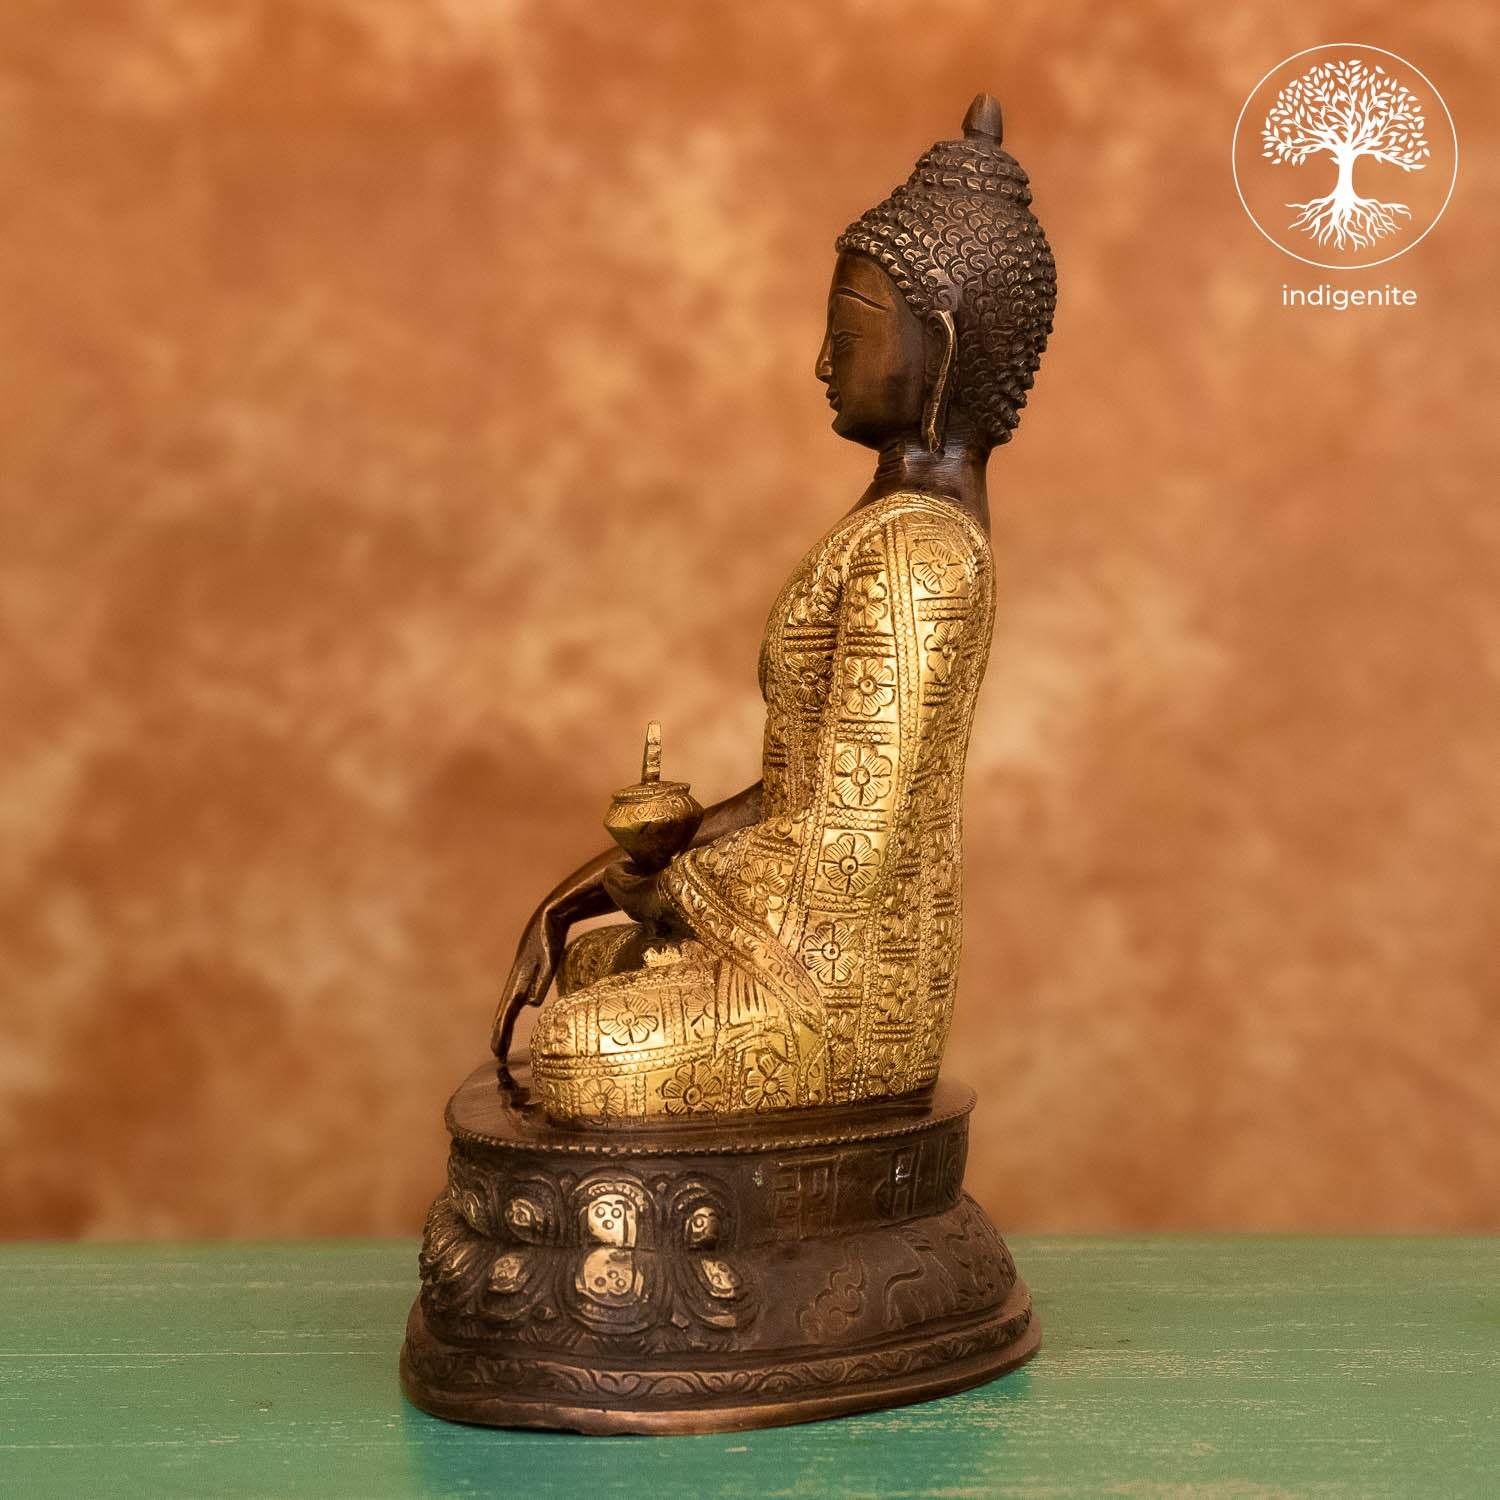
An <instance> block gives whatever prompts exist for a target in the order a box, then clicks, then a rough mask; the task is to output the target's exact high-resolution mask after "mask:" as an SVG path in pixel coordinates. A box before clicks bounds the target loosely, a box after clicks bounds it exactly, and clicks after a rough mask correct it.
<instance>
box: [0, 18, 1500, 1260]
mask: <svg viewBox="0 0 1500 1500" xmlns="http://www.w3.org/2000/svg"><path fill="white" fill-rule="evenodd" d="M1351 36H1352V37H1353V38H1354V39H1355V40H1363V41H1368V42H1371V43H1375V44H1378V45H1380V46H1382V47H1385V48H1389V49H1391V50H1394V51H1396V52H1398V53H1400V54H1402V55H1404V56H1406V57H1409V58H1410V59H1411V60H1413V61H1414V62H1416V63H1417V64H1418V66H1420V67H1421V68H1422V69H1423V70H1424V71H1425V72H1427V73H1428V75H1429V76H1430V77H1431V78H1432V79H1433V80H1434V81H1435V82H1437V83H1438V84H1439V86H1440V87H1441V88H1442V89H1443V91H1444V93H1445V95H1446V97H1447V101H1448V104H1449V106H1450V108H1451V109H1452V112H1453V115H1454V118H1455V121H1456V123H1457V128H1458V137H1459V143H1460V168H1459V179H1458V189H1457V192H1456V194H1455V196H1454V199H1453V202H1452V204H1451V206H1450V208H1449V211H1448V214H1447V217H1446V218H1445V219H1444V221H1443V222H1442V223H1441V224H1440V225H1439V226H1438V228H1437V229H1436V230H1435V231H1434V232H1433V233H1432V234H1431V235H1429V236H1428V238H1427V239H1426V240H1425V241H1424V242H1423V243H1422V244H1421V245H1420V246H1419V247H1418V248H1417V249H1416V250H1414V251H1413V252H1412V253H1411V254H1410V255H1408V256H1405V257H1404V258H1402V259H1401V260H1399V261H1395V262H1392V263H1391V264H1390V265H1388V266H1385V267H1382V268H1380V269H1379V270H1377V271H1374V272H1369V273H1364V274H1349V273H1338V277H1336V278H1335V279H1339V278H1341V284H1345V285H1380V284H1383V283H1384V282H1385V281H1392V282H1397V283H1400V284H1402V285H1406V286H1410V287H1412V288H1414V289H1416V290H1417V291H1418V293H1419V298H1420V300H1419V304H1418V305H1417V306H1416V307H1415V308H1409V309H1401V310H1394V311H1389V310H1388V311H1375V310H1365V311H1362V312H1352V311H1351V312H1346V313H1343V314H1336V313H1332V312H1327V311H1324V312H1316V311H1309V310H1301V309H1299V310H1296V311H1287V310H1284V309H1282V308H1281V306H1280V289H1281V286H1282V283H1283V282H1290V283H1291V284H1293V285H1300V286H1310V285H1314V284H1316V282H1317V280H1318V279H1319V277H1320V274H1321V273H1318V272H1315V271H1313V270H1311V269H1310V268H1306V267H1302V266H1299V265H1298V264H1297V263H1296V262H1295V261H1292V260H1290V259H1288V258H1287V257H1285V256H1283V255H1281V254H1280V253H1279V252H1278V251H1276V250H1275V249H1274V248H1273V247H1272V246H1270V245H1269V244H1267V243H1266V241H1265V240H1263V239H1262V238H1261V237H1260V235H1259V234H1258V233H1257V232H1256V231H1255V230H1254V228H1253V227H1252V226H1251V224H1250V223H1249V221H1248V220H1247V219H1246V218H1245V217H1244V215H1243V213H1242V211H1241V209H1240V206H1239V203H1238V201H1237V200H1236V197H1235V193H1234V189H1233V184H1232V182H1231V179H1230V173H1229V137H1230V132H1231V129H1232V126H1233V123H1234V119H1235V115H1236V113H1237V111H1238V109H1239V106H1240V103H1241V101H1242V100H1243V98H1244V97H1245V95H1246V94H1247V93H1248V92H1249V90H1250V88H1251V87H1252V86H1253V85H1254V84H1255V82H1256V80H1257V79H1258V78H1259V77H1260V75H1261V74H1262V73H1263V72H1265V70H1266V69H1268V68H1269V67H1271V66H1272V65H1273V64H1274V63H1276V62H1277V61H1278V60H1279V59H1281V58H1282V57H1284V56H1286V55H1287V54H1289V53H1291V52H1294V51H1296V50H1298V49H1299V48H1302V47H1307V46H1312V45H1314V44H1316V43H1320V42H1326V41H1338V40H1343V39H1345V38H1347V37H1351ZM1497 62H1500V15H1497V13H1496V11H1495V9H1494V7H1493V6H1491V5H1488V4H1484V3H1480V0H1455V3H1449V4H1431V5H1423V6H1413V5H1401V4H1397V3H1394V0H1370V3H1364V4H1355V3H1343V4H1338V3H1309V4H1303V5H1296V6H1293V5H1288V4H1282V3H1274V4H1273V3H1249V4H1238V5H1233V6H1209V5H1202V4H1197V3H1193V0H1153V3H1142V4H1131V5H1118V4H1116V5H1066V6H1063V5H1055V4H1052V3H1048V0H1028V3H1017V4H1001V3H998V0H984V3H962V0H947V3H934V0H920V3H918V0H910V3H897V0H873V3H862V4H853V3H839V4H826V5H806V4H802V3H799V0H759V3H756V4H753V5H752V4H743V5H698V4H689V3H686V0H683V3H677V4H667V3H654V0H653V3H640V0H632V3H630V4H628V5H618V6H613V5H603V4H598V3H595V0H588V3H556V0H548V3H545V4H544V3H542V0H260V3H255V0H230V3H226V4H221V3H209V0H150V3H148V0H113V3H105V0H74V3H70V4H68V5H65V6H64V5H54V4H43V3H39V0H9V3H7V4H6V6H5V7H4V8H3V11H0V122H3V128H0V199H3V201H4V203H5V205H6V209H5V214H4V219H3V223H0V348H3V351H4V352H3V357H0V454H3V458H0V465H3V470H4V475H3V483H0V507H3V510H0V528H3V530H0V651H3V656H0V1005H3V1011H0V1231H4V1232H8V1233H15V1234H51V1235H73V1234H93V1235H198V1234H209V1235H220V1234H244V1235H281V1234H302V1233H334V1232H338V1233H343V1232H365V1231H391V1230H403V1231H409V1230H414V1229H415V1228H416V1227H417V1226H418V1224H419V1223H420V1219H421V1214H422V1211H423V1208H424V1206H425V1202H426V1200H427V1198H428V1197H429V1196H430V1194H431V1193H432V1192H434V1191H435V1190H436V1189H437V1187H438V1186H439V1184H440V1181H441V1170H442V1158H443V1145H444V1140H443V1135H442V1129H441V1121H440V1116H441V1107H442V1103H443V1100H444V1098H445V1096H446V1093H447V1092H448V1090H449V1089H450V1087H451V1086H452V1085H454V1084H455V1083H456V1082H457V1080H458V1078H459V1077H460V1076H461V1075H462V1074H463V1073H464V1072H465V1071H466V1070H467V1069H468V1067H469V1066H471V1064H472V1063H473V1062H474V1061H475V1060H476V1058H477V1056H478V1055H479V1054H480V1053H481V1050H482V1048H483V1045H484V1037H485V1034H486V1030H487V1026H488V1022H489V1012H490V1006H491V1003H492V999H493V996H494V993H495V990H496V988H497V985H498V981H499V979H500V976H501V975H502V974H503V972H504V970H505V968H506V965H507V962H508V958H509V954H510V950H511V947H512V945H513V944H514V941H515V938H516V936H517V933H518V930H519V926H520V924H521V922H522V920H523V918H524V916H525V914H526V912H527V910H528V909H529V907H530V905H531V903H532V901H533V900H534V899H535V898H536V897H537V896H538V895H539V894H540V893H541V890H542V888H543V887H544V886H545V885H546V884H548V883H550V880H551V879H552V878H553V877H554V876H555V875H557V874H559V873H561V872H562V871H563V870H564V869H566V868H568V867H569V866H570V865H571V864H573V863H575V862H576V861H577V860H578V859H580V858H582V857H583V856H586V855H587V854H589V853H591V852H593V851H594V850H595V849H596V848H597V847H598V846H599V845H600V843H601V835H600V830H599V827H598V820H599V817H600V815H601V813H602V811H603V804H604V801H605V799H606V798H607V795H608V793H609V791H610V790H611V789H612V788H613V787H614V786H615V785H617V784H619V783H620V782H622V781H624V780H628V779H630V777H631V775H632V773H633V770H634V766H635V764H636V760H635V757H636V756H637V754H638V747H639V737H640V731H641V727H642V724H643V722H644V721H645V719H646V718H647V717H648V716H653V715H654V716H657V717H659V718H661V719H662V720H663V721H664V724H665V727H666V737H667V754H668V765H669V769H670V770H671V771H672V772H674V773H677V774H681V775H685V776H687V777H689V778H690V779H691V780H692V781H693V783H694V785H695V788H696V789H697V790H698V792H699V793H700V795H702V796H703V797H704V798H705V800H707V799H709V798H711V797H717V796H720V795H723V794H725V793H727V792H729V791H731V790H733V789H735V788H736V787H738V786H740V785H742V784H744V783H745V782H747V781H749V780H751V779H753V778H754V776H755V775H756V773H757V758H758V736H759V705H758V701H757V698H756V693H755V670H754V668H755V655H756V650H757V646H758V643H759V632H760V627H761V624H762V622H763V619H764V613H765V610H766V608H767V606H768V604H769V602H770V599H771V597H772V595H773V593H774V591H775V590H776V588H777V587H778V586H779V584H780V582H781V580H782V578H783V576H784V574H785V572H786V571H787V570H788V568H789V567H790V566H791V564H792V563H793V562H794V561H795V560H796V558H797V557H798V556H799V555H800V554H801V552H802V550H803V548H804V547H805V545H806V544H807V543H808V542H809V541H810V540H811V539H812V538H813V537H814V536H816V535H817V534H818V533H820V532H821V531H822V529H823V528H824V527H825V526H826V525H827V524H828V522H829V521H830V520H831V519H832V518H833V517H834V516H835V515H837V514H838V513H839V512H840V511H841V510H843V509H844V508H845V507H847V505H848V504H849V503H850V502H851V501H852V500H853V498H854V497H855V495H856V494H857V493H858V491H859V490H860V489H861V488H862V486H863V483H864V480H865V477H866V469H867V467H868V457H867V455H865V454H863V453H862V452H861V451H859V450H856V449H853V448H850V447H848V446H847V445H845V444H841V443H839V442H838V441H837V440H836V439H834V438H833V437H832V436H831V435H830V434H829V433H828V432H827V430H826V429H827V421H828V413H827V410H826V408H825V406H824V403H823V397H822V392H821V389H820V388H819V387H818V386H817V385H816V384H815V382H814V381H813V379H812V373H811V367H812V363H813V357H814V354H815V351H816V348H817V344H818V341H819V337H820V332H821V328H820V324H821V317H822V305H823V299H824V294H825V285H826V275H827V272H828V269H829V267H830V265H831V243H832V240H833V237H834V235H835V234H836V233H837V231H838V230H839V229H840V228H841V227H842V226H843V224H844V223H845V222H846V221H847V220H848V219H849V218H851V217H852V216H853V215H854V214H856V213H857V212H859V211H860V210H861V209H863V208H864V207H866V206H867V205H868V204H870V203H872V202H874V201H875V200H876V199H877V198H878V197H880V196H882V195H883V194H884V193H885V191H886V190H887V189H888V188H890V187H891V186H892V185H894V183H895V182H896V181H897V180H899V179H900V178H901V177H903V176H904V175H905V173H906V171H907V170H908V169H909V167H910V165H911V163H912V161H913V160H914V159H915V157H916V155H917V154H918V152H919V151H920V150H921V149H923V148H924V147H925V146H926V145H927V144H929V142H930V141H931V140H932V139H933V138H935V137H936V136H938V135H943V134H950V133H953V132H954V131H955V129H956V127H957V124H958V119H959V116H960V115H961V113H962V111H963V109H964V106H965V105H966V103H967V102H968V99H969V98H970V96H971V95H972V94H973V93H974V91H975V90H976V89H978V88H989V89H992V90H993V91H995V92H996V93H997V94H999V95H1000V96H1001V98H1002V99H1003V101H1004V104H1005V106H1006V112H1007V120H1008V130H1007V140H1008V143H1009V144H1010V145H1011V147H1012V149H1013V150H1014V151H1015V152H1016V154H1017V155H1018V156H1019V157H1020V158H1021V160H1022V162H1023V163H1024V164H1025V165H1026V166H1027V168H1028V170H1029V171H1030V172H1031V174H1032V177H1033V180H1034V183H1035V185H1036V195H1037V208H1038V212H1039V214H1040V216H1041V218H1042V220H1043V222H1044V224H1045V225H1046V226H1047V229H1048V231H1049V233H1050V234H1051V237H1052V240H1053V243H1054V245H1055V247H1056V250H1057V258H1058V265H1059V275H1060V282H1061V298H1060V309H1059V315H1058V322H1057V333H1056V338H1055V341H1054V344H1053V347H1052V349H1051V351H1050V353H1049V355H1048V357H1047V360H1046V362H1045V364H1044V366H1043V370H1042V373H1041V377H1040V380H1039V383H1038V387H1037V391H1036V395H1035V399H1034V404H1033V407H1032V408H1031V410H1029V411H1028V413H1027V415H1026V417H1025V420H1024V422H1023V424H1022V427H1021V431H1020V434H1019V437H1018V439H1017V441H1016V442H1015V443H1014V444H1013V445H1011V446H1010V447H1009V448H1007V449H1003V450H1001V451H1000V452H999V453H998V454H997V455H996V457H995V460H994V462H993V464H992V467H991V478H992V486H993V495H994V498H995V502H996V504H995V508H996V542H997V552H998V556H999V558H1000V560H1001V587H1002V600H1001V609H1000V618H999V624H998V630H997V636H996V643H995V651H994V655H993V658H992V666H991V671H990V677H989V680H988V683H987V686H986V690H985V695H984V698H983V701H982V708H981V715H980V721H979V724H978V728H977V731H976V744H975V753H974V756H973V764H972V771H971V774H970V779H969V790H968V797H969V844H970V849H971V851H972V859H971V864H970V867H969V876H968V899H969V910H970V912H971V922H970V940H969V946H968V950H967V954H966V958H965V968H964V983H965V989H964V993H963V994H962V996H961V1000H960V1015H959V1019H958V1023H957V1026H956V1030H955V1036H954V1040H953V1044H952V1049H951V1053H950V1059H951V1066H952V1068H953V1070H954V1071H956V1072H958V1073H960V1074H962V1075H965V1076H967V1077H968V1078H970V1079H971V1080H973V1081H974V1082H976V1083H977V1084H979V1085H980V1087H981V1089H982V1104H981V1111H980V1115H979V1119H978V1123H977V1126H976V1139H975V1145H974V1150H973V1154H972V1165H971V1173H972V1185H973V1187H974V1189H975V1191H976V1192H977V1193H978V1195H979V1196H980V1197H981V1198H982V1199H983V1200H984V1202H985V1203H986V1205H987V1207H989V1208H990V1210H991V1211H992V1212H993V1213H994V1215H995V1216H996V1217H997V1219H998V1220H999V1221H1000V1222H1001V1223H1002V1224H1004V1225H1006V1226H1009V1227H1042V1226H1047V1227H1076V1226H1084V1227H1114V1226H1135V1227H1147V1226H1172V1227H1179V1226H1213V1227H1252V1226H1303V1227H1318V1228H1325V1227H1349V1226H1358V1227H1369V1228H1383V1227H1393V1226H1411V1227H1421V1228H1433V1229H1449V1228H1459V1227H1487V1228H1491V1229H1496V1228H1500V1096H1497V1083H1496V1079H1497V1077H1500V1066H1497V1065H1500V1041H1497V1034H1500V942H1497V933H1500V774H1497V768H1500V507H1497V503H1496V498H1495V494H1494V487H1495V485H1494V481H1495V475H1496V473H1497V472H1500V470H1497V463H1496V459H1497V451H1496V450H1497V433H1500V423H1497V421H1496V419H1495V414H1494V413H1495V407H1496V400H1497V396H1500V379H1497V334H1500V316H1497V300H1496V290H1495V271H1496V255H1495V249H1494V247H1495V245H1496V244H1497V242H1500V207H1497V205H1500V140H1497V131H1500V106H1497V102H1496V94H1495V89H1494V75H1495V69H1496V64H1497Z"/></svg>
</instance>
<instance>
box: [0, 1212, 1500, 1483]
mask: <svg viewBox="0 0 1500 1500" xmlns="http://www.w3.org/2000/svg"><path fill="white" fill-rule="evenodd" d="M1011 1244H1012V1247H1013V1249H1014V1250H1015V1253H1016V1258H1017V1260H1018V1261H1019V1263H1020V1265H1021V1267H1022V1269H1023V1271H1024V1273H1025V1275H1026V1277H1027V1279H1028V1280H1029V1281H1030V1282H1031V1285H1032V1288H1033V1290H1034V1292H1035V1293H1036V1298H1037V1304H1038V1307H1039V1309H1040V1312H1041V1316H1042V1322H1043V1329H1044V1338H1045V1342H1044V1346H1043V1349H1042V1353H1041V1354H1040V1355H1039V1356H1038V1358H1037V1359H1036V1361H1035V1362H1034V1363H1033V1364H1032V1365H1031V1366H1029V1367H1028V1368H1027V1369H1025V1370H1023V1371H1021V1372H1019V1373H1017V1374H1015V1375H1010V1376H1007V1377H1006V1378H1005V1379H1004V1380H1001V1381H999V1382H998V1383H996V1384H993V1385H990V1386H988V1387H986V1388H984V1389H982V1390H979V1391H974V1392H971V1393H969V1394H967V1395H963V1396H955V1397H951V1398H949V1399H948V1400H945V1401H937V1402H931V1403H929V1404H927V1405H925V1406H918V1407H908V1408H906V1409H904V1410H902V1411H896V1412H883V1413H878V1414H874V1415H871V1416H864V1417H850V1418H846V1419H844V1420H842V1421H838V1422H824V1423H817V1424H813V1425H810V1426H806V1427H795V1428H782V1429H779V1430H776V1431H771V1432H752V1433H740V1434H735V1435H732V1436H724V1437H684V1438H579V1437H573V1436H562V1435H555V1434H526V1433H505V1432H490V1431H485V1430H481V1429H473V1428H463V1427H455V1426H450V1425H448V1424H446V1423H443V1422H438V1421H435V1420H434V1419H432V1418H430V1417H426V1416H423V1415H422V1414H421V1413H419V1412H416V1411H414V1410H413V1409H412V1408H410V1407H408V1406H407V1405H406V1404H405V1403H404V1402H403V1401H402V1399H401V1396H400V1394H399V1392H398V1391H397V1388H396V1351H397V1348H398V1347H399V1343H400V1336H401V1328H402V1324H403V1322H404V1320H405V1316H406V1310H407V1305H408V1304H409V1302H410V1300H411V1297H412V1294H413V1292H414V1291H415V1288H416V1265H415V1262H416V1246H415V1243H414V1242H411V1243H408V1242H405V1241H403V1242H399V1243H392V1242H389V1241H386V1242H378V1243H371V1242H358V1243H331V1244H330V1243H302V1244H292V1245H194V1246H190V1247H162V1246H38V1245H12V1246H6V1247H0V1494H3V1495H7V1496H9V1495H25V1496H50V1495H66V1496H75V1495H79V1496H81V1495H107V1496H111V1497H116V1496H129V1495H151V1496H167V1495H214V1496H230V1495H255V1496H269V1495H322V1496H360V1497H369V1500H377V1497H385V1496H402V1495H455V1496H461V1495H483V1494H505V1495H512V1496H517V1497H533V1496H535V1497H547V1496H565V1497H568V1500H609V1497H614V1496H635V1495H649V1496H651V1497H653V1500H669V1497H674V1496H692V1497H694V1500H697V1497H699V1496H713V1495H718V1496H726V1497H740V1496H743V1497H747V1500H749V1497H754V1500H760V1497H776V1496H788V1497H808V1500H823V1497H841V1496H876V1495H879V1496H912V1497H916V1496H931V1497H939V1496H941V1497H944V1500H967V1497H988V1496H998V1495H1028V1496H1043V1495H1045V1496H1065V1495H1099V1494H1103V1493H1110V1492H1116V1493H1119V1492H1123V1493H1133V1494H1150V1495H1162V1494H1193V1495H1210V1496H1271V1495H1275V1496H1281V1495H1318V1496H1343V1495H1349V1496H1380V1495H1390V1496H1403V1497H1404V1496H1410V1495H1414V1494H1431V1495H1442V1496H1464V1495H1476V1496H1477V1495H1495V1494H1500V1437H1497V1424H1500V1417H1497V1412H1500V1240H1496V1239H1376V1240H1366V1239H1357V1240H1356V1239H1287V1238H1210V1239H1204V1238H1162V1237H1155V1238H1128V1239H1127V1238H1098V1239H1088V1238H1068V1239H1048V1238H1034V1237H1029V1236H1015V1237H1014V1238H1013V1239H1012V1241H1011Z"/></svg>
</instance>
